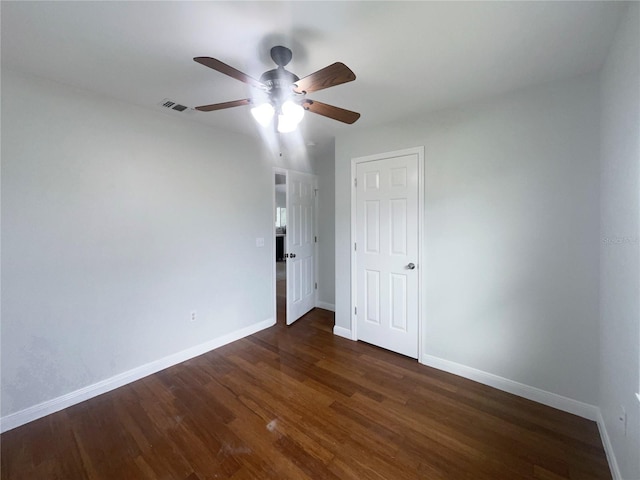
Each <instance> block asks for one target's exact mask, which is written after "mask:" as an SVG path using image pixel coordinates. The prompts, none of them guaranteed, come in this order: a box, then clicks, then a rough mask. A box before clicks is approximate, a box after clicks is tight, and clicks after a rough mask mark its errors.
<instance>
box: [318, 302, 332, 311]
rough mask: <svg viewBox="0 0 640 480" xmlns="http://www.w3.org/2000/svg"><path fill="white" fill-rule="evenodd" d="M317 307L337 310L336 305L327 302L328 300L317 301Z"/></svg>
mask: <svg viewBox="0 0 640 480" xmlns="http://www.w3.org/2000/svg"><path fill="white" fill-rule="evenodd" d="M316 307H318V308H324V309H325V310H329V311H331V312H335V311H336V306H335V305H334V304H333V303H327V302H320V301H318V302H316Z"/></svg>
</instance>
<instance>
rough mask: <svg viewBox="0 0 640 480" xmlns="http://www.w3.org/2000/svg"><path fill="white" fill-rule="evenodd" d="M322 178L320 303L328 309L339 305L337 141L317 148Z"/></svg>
mask: <svg viewBox="0 0 640 480" xmlns="http://www.w3.org/2000/svg"><path fill="white" fill-rule="evenodd" d="M317 149H318V151H317V152H316V158H315V162H314V163H315V168H316V173H317V175H318V302H319V303H320V305H321V306H323V307H324V308H330V307H334V304H335V270H334V258H335V226H334V225H335V188H334V171H335V142H334V141H333V140H331V141H329V142H327V143H326V144H324V145H320V146H318V147H317Z"/></svg>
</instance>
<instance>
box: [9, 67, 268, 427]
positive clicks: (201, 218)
mask: <svg viewBox="0 0 640 480" xmlns="http://www.w3.org/2000/svg"><path fill="white" fill-rule="evenodd" d="M2 120H3V122H2V247H3V250H2V415H3V416H5V415H8V414H11V413H14V412H17V411H21V410H23V409H25V408H28V407H31V406H33V405H35V404H38V403H39V402H44V401H48V400H50V399H53V398H56V397H58V396H61V395H64V394H67V393H69V392H72V391H74V390H77V389H79V388H81V387H85V386H87V385H91V384H93V383H95V382H98V381H101V380H104V379H108V378H110V377H112V376H114V375H116V374H119V373H121V372H126V371H128V370H130V369H134V368H136V367H139V366H140V365H143V364H145V363H147V362H150V361H154V360H157V359H159V358H163V357H165V356H167V355H170V354H173V353H175V352H179V351H181V350H184V349H188V348H190V347H192V346H194V345H198V344H201V343H204V342H207V341H209V340H211V339H215V338H218V337H221V336H223V335H225V334H229V333H230V332H234V331H237V330H239V329H242V328H244V327H248V326H251V325H255V324H257V323H259V322H263V321H268V320H269V319H270V318H272V317H273V282H272V278H273V277H272V268H273V254H272V252H273V238H272V232H273V225H272V218H273V212H272V211H271V205H272V203H271V199H272V198H273V197H272V195H273V171H272V165H269V164H268V162H265V161H264V160H261V158H263V157H264V156H265V155H264V154H263V152H261V149H260V147H259V143H258V142H257V141H254V140H253V139H250V138H246V137H242V136H239V135H235V134H232V133H228V132H225V133H222V132H216V131H212V130H211V129H210V128H206V127H204V126H202V125H200V124H197V123H195V122H190V121H187V120H184V119H181V118H174V117H171V116H169V115H168V114H167V115H165V114H163V113H154V112H151V111H147V110H143V109H139V108H137V107H133V106H129V105H126V104H124V103H119V102H115V101H112V100H110V99H106V98H102V97H98V96H94V95H92V94H88V93H85V92H83V91H78V90H75V89H73V88H71V87H66V86H62V85H60V84H56V83H52V82H49V81H44V80H39V79H35V78H32V77H27V76H23V75H21V74H17V73H12V72H9V71H8V70H7V69H3V71H2ZM257 237H264V238H265V241H266V244H265V246H264V247H263V248H257V247H256V238H257ZM192 310H195V311H196V312H197V320H196V321H195V322H191V321H190V312H191V311H192Z"/></svg>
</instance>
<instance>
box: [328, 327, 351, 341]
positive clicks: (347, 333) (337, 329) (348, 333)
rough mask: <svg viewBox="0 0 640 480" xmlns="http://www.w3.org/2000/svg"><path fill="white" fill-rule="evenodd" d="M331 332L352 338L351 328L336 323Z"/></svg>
mask: <svg viewBox="0 0 640 480" xmlns="http://www.w3.org/2000/svg"><path fill="white" fill-rule="evenodd" d="M333 334H334V335H337V336H339V337H344V338H347V339H349V340H353V336H352V335H351V330H349V329H348V328H344V327H338V326H337V325H335V326H334V327H333Z"/></svg>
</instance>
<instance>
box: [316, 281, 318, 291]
mask: <svg viewBox="0 0 640 480" xmlns="http://www.w3.org/2000/svg"><path fill="white" fill-rule="evenodd" d="M317 289H318V282H316V290H317Z"/></svg>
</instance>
